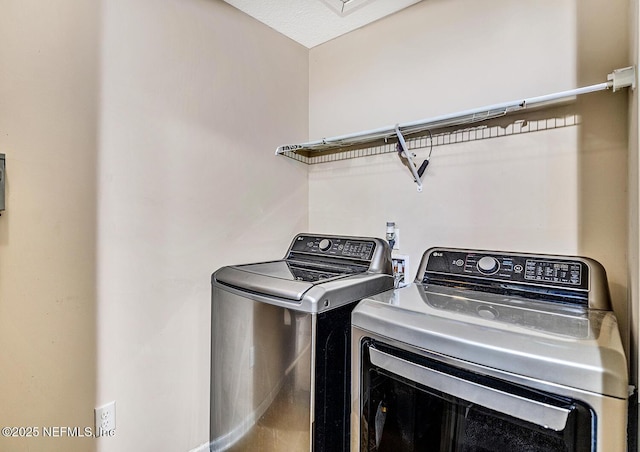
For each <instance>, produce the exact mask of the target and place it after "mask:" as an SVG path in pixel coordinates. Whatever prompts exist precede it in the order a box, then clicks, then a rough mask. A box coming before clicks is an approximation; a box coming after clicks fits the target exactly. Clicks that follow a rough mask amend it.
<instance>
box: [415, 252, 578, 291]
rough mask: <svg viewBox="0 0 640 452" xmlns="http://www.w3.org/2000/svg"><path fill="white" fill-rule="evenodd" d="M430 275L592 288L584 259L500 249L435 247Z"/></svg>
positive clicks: (429, 262)
mask: <svg viewBox="0 0 640 452" xmlns="http://www.w3.org/2000/svg"><path fill="white" fill-rule="evenodd" d="M428 258H429V260H428V262H427V266H426V269H425V275H424V276H428V275H427V274H439V275H443V276H444V275H449V276H453V277H456V276H462V277H469V278H474V279H478V280H484V281H487V282H489V281H501V282H506V281H509V282H520V283H530V284H540V285H551V286H561V287H571V288H576V289H583V290H587V289H588V288H589V267H588V265H587V264H586V263H585V262H583V261H580V260H575V259H571V258H560V257H558V256H555V257H552V256H535V255H519V254H503V253H498V252H481V251H453V250H444V249H442V250H432V252H431V253H430V255H429V256H428Z"/></svg>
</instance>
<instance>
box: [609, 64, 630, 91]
mask: <svg viewBox="0 0 640 452" xmlns="http://www.w3.org/2000/svg"><path fill="white" fill-rule="evenodd" d="M607 80H608V81H609V82H611V83H612V88H613V92H616V91H618V90H619V89H622V88H628V87H631V89H636V68H635V66H629V67H625V68H621V69H615V70H614V71H613V72H612V73H611V74H609V75H607Z"/></svg>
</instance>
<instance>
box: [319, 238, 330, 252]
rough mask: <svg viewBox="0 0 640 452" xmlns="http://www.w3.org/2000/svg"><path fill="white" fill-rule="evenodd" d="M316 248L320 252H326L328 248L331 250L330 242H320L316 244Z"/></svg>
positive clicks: (325, 240)
mask: <svg viewBox="0 0 640 452" xmlns="http://www.w3.org/2000/svg"><path fill="white" fill-rule="evenodd" d="M318 248H320V251H327V250H328V249H329V248H331V240H329V239H322V240H320V243H319V244H318Z"/></svg>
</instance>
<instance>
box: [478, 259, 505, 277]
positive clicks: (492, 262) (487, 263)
mask: <svg viewBox="0 0 640 452" xmlns="http://www.w3.org/2000/svg"><path fill="white" fill-rule="evenodd" d="M499 268H500V264H499V263H498V260H497V259H496V258H495V257H491V256H484V257H482V258H481V259H480V260H479V261H478V270H479V271H480V273H484V274H485V275H490V274H492V273H495V272H497V271H498V269H499Z"/></svg>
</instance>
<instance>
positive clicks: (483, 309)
mask: <svg viewBox="0 0 640 452" xmlns="http://www.w3.org/2000/svg"><path fill="white" fill-rule="evenodd" d="M477 311H478V315H479V316H480V317H482V318H483V319H487V320H493V319H495V318H496V317H498V311H496V310H495V308H492V307H491V306H480V307H479V308H478V309H477Z"/></svg>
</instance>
